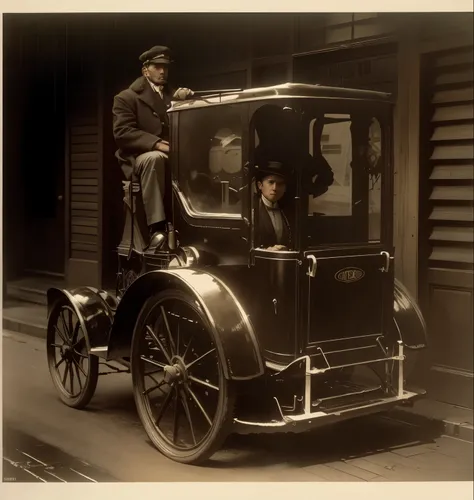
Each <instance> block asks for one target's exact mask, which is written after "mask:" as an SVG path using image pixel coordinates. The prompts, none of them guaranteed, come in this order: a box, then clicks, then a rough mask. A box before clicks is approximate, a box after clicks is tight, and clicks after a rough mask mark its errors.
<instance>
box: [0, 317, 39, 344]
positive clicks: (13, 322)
mask: <svg viewBox="0 0 474 500" xmlns="http://www.w3.org/2000/svg"><path fill="white" fill-rule="evenodd" d="M3 329H4V330H11V331H12V332H18V333H23V334H25V335H31V336H32V337H36V338H39V339H46V330H47V329H46V326H43V325H35V324H32V323H27V322H26V321H21V320H19V319H17V318H10V317H8V316H3Z"/></svg>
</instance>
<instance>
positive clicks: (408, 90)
mask: <svg viewBox="0 0 474 500" xmlns="http://www.w3.org/2000/svg"><path fill="white" fill-rule="evenodd" d="M419 137H420V54H419V51H418V40H417V39H416V34H415V33H414V27H411V29H410V31H401V32H400V33H399V50H398V97H397V104H396V108H395V123H394V160H395V184H394V188H395V196H394V242H395V248H396V257H395V276H396V277H397V278H398V279H400V281H402V282H403V283H404V284H405V286H406V287H407V288H408V290H409V291H410V292H411V293H412V295H413V296H414V297H415V299H416V298H417V295H418V219H419V213H418V200H419V175H420V174H419V172H420V165H419Z"/></svg>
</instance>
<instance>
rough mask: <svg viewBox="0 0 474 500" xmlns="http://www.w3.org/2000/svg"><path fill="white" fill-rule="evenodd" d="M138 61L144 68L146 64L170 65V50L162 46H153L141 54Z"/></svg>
mask: <svg viewBox="0 0 474 500" xmlns="http://www.w3.org/2000/svg"><path fill="white" fill-rule="evenodd" d="M138 59H139V60H140V61H141V62H142V63H143V65H144V66H145V65H147V64H170V63H172V62H173V61H172V59H171V51H170V49H169V48H168V47H164V46H163V45H155V46H154V47H152V48H151V49H149V50H147V51H146V52H143V54H142V55H141V56H140V57H139V58H138Z"/></svg>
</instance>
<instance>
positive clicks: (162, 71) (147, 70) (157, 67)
mask: <svg viewBox="0 0 474 500" xmlns="http://www.w3.org/2000/svg"><path fill="white" fill-rule="evenodd" d="M143 75H144V76H146V77H147V78H148V79H149V80H151V81H152V82H153V83H154V84H155V85H165V84H166V82H167V81H168V65H167V64H150V65H149V66H145V67H144V68H143Z"/></svg>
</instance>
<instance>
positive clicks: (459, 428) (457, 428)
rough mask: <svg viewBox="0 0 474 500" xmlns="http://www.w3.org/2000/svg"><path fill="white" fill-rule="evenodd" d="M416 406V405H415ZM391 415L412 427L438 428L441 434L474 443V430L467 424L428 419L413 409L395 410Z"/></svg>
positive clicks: (401, 408)
mask: <svg viewBox="0 0 474 500" xmlns="http://www.w3.org/2000/svg"><path fill="white" fill-rule="evenodd" d="M415 405H416V403H415ZM390 415H391V417H392V418H394V419H396V420H400V421H402V422H404V423H407V424H410V425H416V426H419V427H429V426H431V427H437V428H438V429H437V430H439V432H440V433H441V434H444V435H446V436H449V437H454V438H457V439H462V440H464V441H469V442H470V443H472V442H474V428H473V426H472V425H470V424H467V423H460V422H452V421H450V420H443V419H441V418H436V417H428V416H426V415H422V414H420V413H415V411H414V410H413V409H412V408H403V407H400V408H394V409H393V410H392V411H391V412H390Z"/></svg>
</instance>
